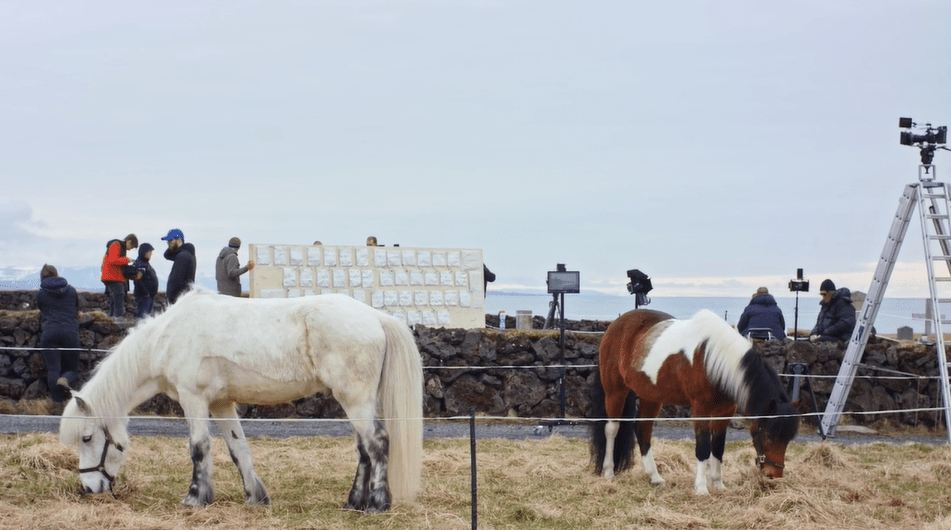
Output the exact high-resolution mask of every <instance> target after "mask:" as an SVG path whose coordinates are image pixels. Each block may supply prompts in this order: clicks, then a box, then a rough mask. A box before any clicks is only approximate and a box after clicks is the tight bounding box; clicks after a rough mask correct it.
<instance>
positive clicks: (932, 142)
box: [898, 118, 951, 173]
mask: <svg viewBox="0 0 951 530" xmlns="http://www.w3.org/2000/svg"><path fill="white" fill-rule="evenodd" d="M898 127H900V128H902V129H918V130H921V131H923V132H922V133H920V134H918V133H915V132H913V131H902V132H901V136H900V137H899V142H901V145H911V146H914V147H917V148H918V149H919V150H920V152H921V165H923V166H925V173H927V172H928V167H930V166H931V161H932V160H934V152H935V150H936V149H944V150H945V151H951V149H948V148H947V147H944V144H946V143H948V126H947V125H941V126H939V127H932V126H931V124H930V123H926V124H924V125H923V126H919V125H918V124H917V123H915V122H914V121H913V120H912V119H911V118H898Z"/></svg>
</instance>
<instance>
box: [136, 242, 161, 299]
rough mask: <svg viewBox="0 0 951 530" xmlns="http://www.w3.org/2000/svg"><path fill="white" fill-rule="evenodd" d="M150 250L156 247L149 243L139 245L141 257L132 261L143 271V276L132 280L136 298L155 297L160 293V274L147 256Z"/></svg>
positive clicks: (137, 268) (138, 269) (139, 270)
mask: <svg viewBox="0 0 951 530" xmlns="http://www.w3.org/2000/svg"><path fill="white" fill-rule="evenodd" d="M150 250H155V248H154V247H153V246H152V245H150V244H148V243H142V245H140V246H139V257H138V258H137V259H136V260H135V261H134V262H133V263H132V266H133V267H135V270H136V271H138V272H141V273H142V277H141V278H139V279H138V280H135V281H134V282H132V283H133V284H134V285H135V290H134V291H133V294H134V295H135V297H136V298H155V295H157V294H158V284H159V282H158V275H157V274H156V273H155V269H153V268H152V264H151V263H149V260H148V259H146V257H145V255H146V254H148V253H149V251H150Z"/></svg>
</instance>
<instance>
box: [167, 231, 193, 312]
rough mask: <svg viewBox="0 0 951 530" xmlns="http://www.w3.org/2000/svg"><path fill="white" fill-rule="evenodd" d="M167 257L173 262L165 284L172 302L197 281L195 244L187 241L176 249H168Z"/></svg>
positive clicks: (169, 299)
mask: <svg viewBox="0 0 951 530" xmlns="http://www.w3.org/2000/svg"><path fill="white" fill-rule="evenodd" d="M165 259H167V260H169V261H171V262H172V270H171V271H169V273H168V283H167V284H166V286H165V294H166V296H168V303H170V304H172V303H175V300H178V297H179V296H181V295H182V294H184V293H185V291H187V290H188V286H189V285H191V284H193V283H195V245H192V244H191V243H185V244H184V245H182V246H180V247H178V248H177V249H175V250H172V249H168V250H166V251H165Z"/></svg>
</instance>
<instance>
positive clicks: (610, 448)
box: [601, 420, 620, 478]
mask: <svg viewBox="0 0 951 530" xmlns="http://www.w3.org/2000/svg"><path fill="white" fill-rule="evenodd" d="M619 428H620V422H618V421H612V420H608V421H606V422H605V423H604V439H605V442H604V463H603V464H602V465H601V476H602V477H604V478H614V439H615V438H617V431H618V429H619Z"/></svg>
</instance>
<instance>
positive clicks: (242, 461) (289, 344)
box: [60, 289, 423, 512]
mask: <svg viewBox="0 0 951 530" xmlns="http://www.w3.org/2000/svg"><path fill="white" fill-rule="evenodd" d="M422 381H423V377H422V366H421V360H420V356H419V352H418V350H417V348H416V343H415V340H414V338H413V335H412V333H411V332H410V330H409V328H407V326H406V325H405V324H404V323H402V322H400V321H398V320H397V319H395V318H393V317H391V316H389V315H386V314H384V313H382V312H380V311H377V310H376V309H373V308H371V307H370V306H368V305H366V304H364V303H362V302H359V301H356V300H354V299H352V298H349V297H346V296H343V295H322V296H312V297H303V298H296V299H242V298H234V297H229V296H223V295H218V294H216V293H212V292H208V291H205V290H201V289H199V290H195V291H191V292H189V293H188V294H186V295H185V296H183V297H181V298H180V299H179V300H178V301H177V302H176V303H175V304H173V305H172V306H170V307H169V309H168V310H167V311H166V312H165V313H163V314H161V315H159V316H157V317H155V318H152V319H149V320H146V321H144V322H143V323H141V324H139V325H138V326H136V327H135V328H134V329H133V330H131V332H130V333H129V335H128V336H127V337H126V338H125V339H124V340H123V341H122V342H121V343H120V344H119V345H118V346H116V348H115V350H114V351H113V352H111V353H110V354H109V355H108V356H107V357H106V358H105V359H104V360H103V361H102V362H101V363H100V365H99V366H98V367H97V369H96V371H95V373H94V375H93V377H92V379H91V380H90V381H89V382H88V383H87V384H86V385H85V387H84V388H82V390H80V391H75V392H74V393H73V399H71V400H70V402H69V403H68V404H67V406H66V408H65V410H64V412H63V418H62V422H61V425H60V438H61V440H62V442H63V443H64V444H66V445H78V446H79V456H80V479H81V482H82V487H83V489H84V490H85V491H87V492H91V493H96V492H101V491H105V490H107V489H111V487H112V484H113V482H114V480H115V478H116V476H117V475H118V472H119V468H120V467H121V465H122V463H123V461H124V459H125V455H126V450H127V449H128V447H129V436H128V433H127V423H128V420H129V418H128V414H129V412H130V411H131V410H132V409H133V408H134V407H135V406H137V405H138V404H140V403H142V402H143V401H145V400H147V399H149V398H150V397H152V396H154V395H156V394H158V393H160V392H164V393H165V394H167V395H168V396H169V397H171V398H172V399H174V400H176V401H178V402H179V403H180V404H181V406H182V409H183V410H184V412H185V417H186V419H187V421H188V424H189V428H190V438H189V443H190V448H191V449H190V450H191V457H192V461H193V464H194V472H193V476H192V483H191V486H190V488H189V491H188V494H187V496H186V497H185V499H184V501H183V503H184V504H187V505H204V504H207V503H209V502H211V501H212V500H213V499H214V493H213V488H212V484H211V457H210V454H209V452H210V438H209V430H208V415H209V413H210V414H211V415H212V416H213V417H214V418H215V420H216V421H217V423H218V425H219V428H220V430H221V432H222V434H223V436H224V438H225V440H226V442H227V444H228V449H229V452H230V453H231V457H232V459H233V460H234V462H235V465H236V466H237V468H238V470H239V472H240V474H241V477H242V480H243V482H244V489H245V495H246V499H247V502H248V503H250V504H267V503H269V502H270V498H269V497H268V494H267V491H266V490H265V488H264V486H263V484H262V483H261V481H260V479H259V478H258V476H257V475H256V473H255V472H254V470H253V467H252V462H251V454H250V451H249V448H248V443H247V440H246V438H245V436H244V432H243V430H242V428H241V425H240V423H239V421H238V417H237V415H236V413H235V403H249V404H265V405H267V404H277V403H285V402H288V401H291V400H294V399H298V398H301V397H306V396H309V395H312V394H315V393H318V392H322V393H332V394H333V396H334V397H335V398H336V400H337V401H338V402H339V403H340V405H341V406H342V407H343V409H344V411H345V412H346V413H347V416H348V417H349V419H350V421H351V423H352V425H353V428H354V431H355V436H356V442H357V449H358V452H359V456H360V458H359V464H358V468H357V473H356V476H355V478H354V484H353V488H352V490H351V492H350V495H349V498H348V501H347V503H346V504H345V507H346V508H350V509H356V510H365V511H369V512H378V511H385V510H388V509H389V508H390V503H391V500H392V498H395V499H396V500H403V501H408V500H412V499H413V498H414V497H415V494H416V493H417V491H418V489H419V483H420V469H421V460H422ZM379 406H382V411H378V407H379ZM381 413H382V414H381ZM381 417H382V420H383V421H382V422H381V421H380V418H381ZM97 462H98V465H96V463H97ZM391 488H392V493H391ZM391 495H392V497H391Z"/></svg>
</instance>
